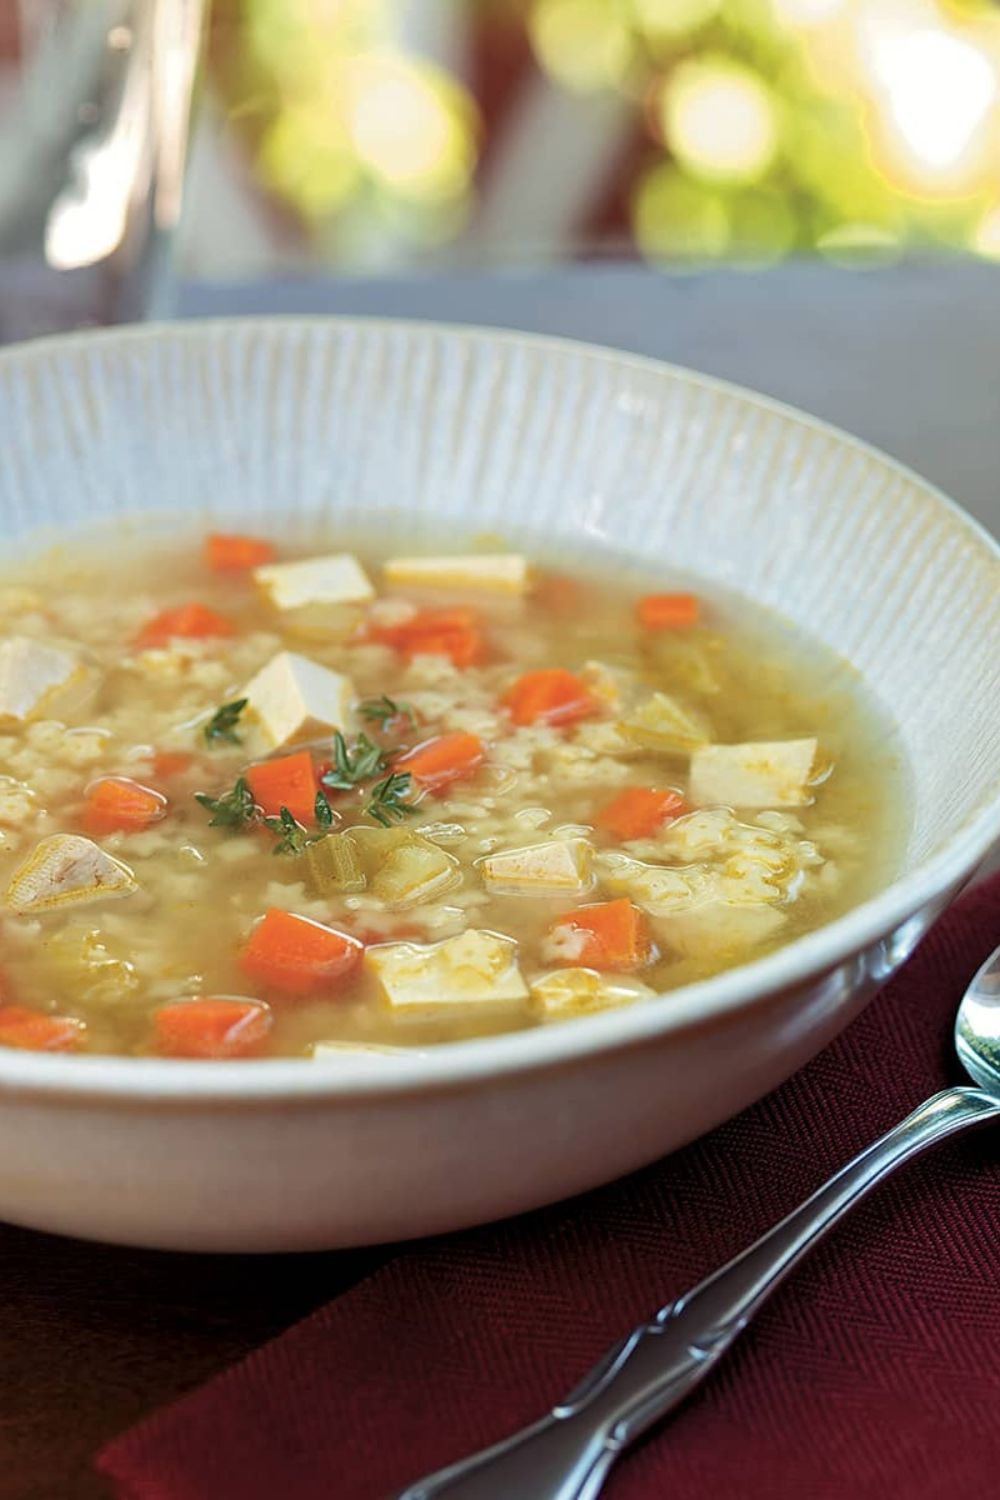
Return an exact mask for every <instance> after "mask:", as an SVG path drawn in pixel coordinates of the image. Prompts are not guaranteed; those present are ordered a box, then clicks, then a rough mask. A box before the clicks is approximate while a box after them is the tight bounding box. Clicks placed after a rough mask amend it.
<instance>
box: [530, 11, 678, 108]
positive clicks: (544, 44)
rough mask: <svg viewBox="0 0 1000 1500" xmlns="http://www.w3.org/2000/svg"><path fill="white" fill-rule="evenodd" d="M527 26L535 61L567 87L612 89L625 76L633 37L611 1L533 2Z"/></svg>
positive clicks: (620, 13)
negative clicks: (536, 56)
mask: <svg viewBox="0 0 1000 1500" xmlns="http://www.w3.org/2000/svg"><path fill="white" fill-rule="evenodd" d="M682 3H683V0H682ZM529 25H530V32H531V39H532V42H533V43H534V47H535V51H536V52H537V54H538V57H539V60H540V62H541V63H542V64H543V66H544V67H545V68H547V69H548V71H549V72H550V73H551V74H552V76H553V78H557V79H558V80H559V81H560V83H562V84H564V85H565V86H566V87H567V88H570V89H579V90H582V91H584V92H586V91H589V90H591V89H603V88H611V87H613V86H614V85H615V84H618V83H620V82H621V81H622V79H623V78H624V77H625V74H626V72H627V70H628V66H629V62H630V60H631V56H632V39H631V33H630V31H629V27H628V24H627V22H626V19H625V16H624V14H623V12H622V11H621V10H620V9H619V7H618V6H617V5H616V4H615V3H614V0H537V3H536V4H535V6H534V8H533V9H532V11H531V16H530V22H529Z"/></svg>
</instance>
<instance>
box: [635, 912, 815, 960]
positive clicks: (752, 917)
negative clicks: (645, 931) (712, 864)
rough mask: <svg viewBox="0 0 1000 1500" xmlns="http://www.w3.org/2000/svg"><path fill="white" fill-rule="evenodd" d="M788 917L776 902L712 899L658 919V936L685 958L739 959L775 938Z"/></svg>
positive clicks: (668, 946) (674, 951) (673, 950)
mask: <svg viewBox="0 0 1000 1500" xmlns="http://www.w3.org/2000/svg"><path fill="white" fill-rule="evenodd" d="M787 921H788V918H787V917H786V915H785V913H784V912H783V911H779V910H778V909H777V908H776V907H774V906H763V905H756V906H739V905H735V904H733V903H731V902H726V901H710V902H708V904H707V905H704V906H695V907H692V908H691V910H690V911H685V912H677V913H675V914H674V915H672V916H668V917H664V918H663V919H662V920H661V921H660V922H658V923H657V936H658V937H659V938H660V939H661V940H662V942H663V944H664V945H665V946H666V947H667V948H669V949H670V950H671V951H672V952H673V953H676V954H678V955H680V957H682V958H705V957H707V956H712V957H717V958H719V959H722V960H729V961H731V962H739V960H740V959H741V958H745V957H746V956H747V954H748V952H749V951H750V950H751V949H753V948H759V947H761V946H762V944H764V943H766V942H767V941H768V939H769V938H773V937H774V936H775V935H776V934H777V933H778V932H780V930H781V928H782V927H784V925H785V923H786V922H787Z"/></svg>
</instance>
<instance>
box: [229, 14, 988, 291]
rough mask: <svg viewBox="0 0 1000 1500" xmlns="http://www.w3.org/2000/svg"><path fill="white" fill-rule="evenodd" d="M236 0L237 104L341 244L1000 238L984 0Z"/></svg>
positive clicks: (984, 249)
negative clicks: (485, 155)
mask: <svg viewBox="0 0 1000 1500" xmlns="http://www.w3.org/2000/svg"><path fill="white" fill-rule="evenodd" d="M220 12H223V13H224V14H225V15H226V17H227V18H228V24H229V30H228V31H227V38H232V37H235V38H236V39H237V40H236V44H235V45H229V46H227V47H226V49H225V50H224V52H220V51H219V50H218V49H217V50H216V53H215V55H214V60H213V66H214V69H215V76H216V85H217V87H218V88H219V89H221V90H222V92H223V93H224V95H225V96H226V98H227V99H228V101H229V104H230V115H229V121H228V122H227V128H228V129H229V130H230V131H231V132H233V133H235V134H238V135H239V136H240V137H241V138H242V140H244V141H245V142H246V143H247V145H248V146H249V149H250V151H251V153H252V156H253V162H254V167H255V170H256V174H257V180H258V181H259V182H260V183H261V184H262V186H263V188H264V189H265V190H266V191H267V192H268V193H270V194H271V195H273V196H274V197H275V198H277V199H279V200H280V202H281V203H282V205H283V206H284V207H285V208H286V209H290V210H291V215H292V216H293V217H294V220H295V222H296V223H297V224H298V225H299V226H300V232H301V234H302V236H303V239H304V240H306V241H308V244H309V245H310V247H311V249H312V251H313V253H315V254H319V255H322V256H324V257H327V258H329V259H331V260H333V261H339V262H343V263H355V262H357V263H365V264H372V263H377V264H391V263H393V261H394V260H399V259H405V258H406V257H407V256H408V255H414V256H420V255H422V254H424V253H428V252H431V251H434V252H437V250H438V249H439V247H443V246H446V245H448V244H455V243H456V242H457V244H458V246H459V248H458V250H457V251H456V253H458V254H462V253H463V250H462V248H461V245H462V238H463V236H465V235H466V234H467V233H470V232H471V234H472V236H473V238H472V239H471V240H468V241H467V242H466V250H465V253H468V254H475V255H476V256H479V255H481V254H483V253H484V252H485V253H492V252H493V251H494V248H495V247H498V248H497V253H499V254H500V255H502V256H503V257H504V258H510V257H511V256H514V257H516V256H517V254H518V246H517V244H515V243H514V242H513V240H512V241H511V243H504V244H500V241H502V239H503V235H504V233H505V232H506V229H507V224H508V221H512V222H514V223H516V225H517V228H516V230H512V231H511V234H512V235H514V234H518V235H520V236H522V238H523V239H524V240H525V252H524V253H526V254H527V255H528V256H530V255H531V254H532V246H534V245H537V246H544V247H547V248H545V249H544V250H543V252H542V253H545V254H560V255H572V254H574V253H579V252H583V253H587V254H593V253H602V252H603V253H608V251H607V248H606V247H607V246H611V247H613V248H612V251H611V253H619V252H620V250H621V248H622V245H623V240H624V238H625V237H628V238H629V239H630V242H631V245H632V246H633V247H634V249H635V250H636V251H638V253H640V254H643V255H648V256H649V257H651V258H653V259H655V260H657V261H660V262H663V263H665V264H669V265H672V266H678V267H683V266H687V265H700V264H705V263H711V262H715V261H731V262H733V263H735V264H739V265H748V266H753V265H767V264H770V263H772V262H773V261H775V260H778V259H780V258H782V257H783V256H786V255H789V254H801V253H812V254H816V255H820V256H822V257H824V258H827V259H830V260H833V261H836V262H837V263H842V264H851V265H867V264H875V263H878V262H880V261H884V260H885V259H887V258H892V257H895V256H898V255H901V254H904V253H906V252H907V251H908V250H910V249H913V248H916V249H923V250H926V249H928V248H931V249H937V248H939V247H951V248H954V247H963V248H968V249H970V250H971V251H973V252H974V253H976V254H979V255H983V256H988V257H990V258H993V259H998V258H1000V248H998V247H1000V4H991V3H989V0H478V3H477V4H475V5H463V4H456V3H454V0H449V4H448V5H447V6H444V5H442V6H441V7H440V8H439V7H437V6H435V7H433V8H426V9H425V8H423V7H420V6H414V5H412V4H411V3H409V0H216V15H217V16H218V15H219V14H220ZM526 50H527V51H528V52H529V53H530V57H531V59H532V60H531V61H530V62H528V61H527V60H526V57H525V54H526ZM484 80H485V81H484ZM480 88H482V90H483V100H484V108H485V111H486V115H487V123H488V125H489V128H490V131H491V135H490V138H489V141H488V142H486V140H485V137H484V135H483V123H482V121H481V120H480V117H479V113H478V109H477V105H476V103H475V100H474V93H475V92H476V91H477V90H478V89H480ZM498 110H499V114H498ZM532 130H542V131H544V132H545V133H546V134H545V136H544V143H545V150H544V152H542V151H539V152H538V153H537V154H533V152H532V149H531V141H532V134H531V132H532ZM602 132H603V133H604V134H602ZM510 140H513V141H514V143H515V144H514V146H513V147H508V142H509V141H510ZM484 144H488V146H489V165H488V169H487V170H481V169H480V168H481V151H482V147H483V145H484ZM535 155H537V161H538V166H537V173H538V174H539V175H541V174H543V173H544V172H547V171H548V172H551V170H552V163H553V162H555V163H559V164H560V167H561V170H562V171H563V172H564V177H563V179H562V181H561V182H560V192H559V193H558V194H552V195H547V192H546V187H545V183H544V182H543V181H542V182H528V181H526V182H525V186H524V189H523V198H522V199H519V198H518V193H519V191H520V189H519V187H518V181H517V176H516V174H520V178H521V179H527V178H530V175H531V171H532V167H533V165H534V160H535ZM508 158H509V159H508ZM512 162H513V164H514V165H513V166H512V164H511V163H512ZM515 167H516V173H515ZM497 184H500V186H499V188H498V187H497ZM570 188H571V189H572V191H570ZM497 193H499V198H498V199H497V202H498V203H499V205H500V207H497V206H496V203H494V204H491V201H490V200H491V195H495V194H497ZM611 200H613V203H611ZM550 201H551V222H550V223H548V224H546V225H545V226H544V228H543V229H542V230H541V231H539V232H538V233H536V232H535V229H534V228H533V222H534V221H533V219H532V217H531V216H532V215H533V214H537V213H538V212H542V213H543V214H544V211H545V210H546V208H547V207H548V206H549V203H550ZM609 204H610V206H607V205H609ZM511 207H513V208H514V212H513V214H511V213H510V212H509V210H510V208H511ZM609 215H610V216H611V217H610V218H609V217H608V216H609ZM616 216H617V217H616ZM283 222H287V216H286V219H285V220H283ZM483 222H485V223H487V224H488V225H489V226H490V227H489V233H488V237H487V238H484V236H483V234H482V232H481V230H480V234H479V239H478V240H477V239H476V238H475V235H476V229H477V223H479V224H482V223H483ZM602 236H606V238H602Z"/></svg>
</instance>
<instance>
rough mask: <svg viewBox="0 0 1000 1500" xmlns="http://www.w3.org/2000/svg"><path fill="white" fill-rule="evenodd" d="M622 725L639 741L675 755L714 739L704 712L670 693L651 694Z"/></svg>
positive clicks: (634, 709)
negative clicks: (709, 731) (688, 706)
mask: <svg viewBox="0 0 1000 1500" xmlns="http://www.w3.org/2000/svg"><path fill="white" fill-rule="evenodd" d="M618 728H619V729H620V730H621V732H622V734H623V735H625V737H626V738H627V739H630V740H634V741H635V742H636V744H639V745H645V746H648V748H649V749H650V750H661V751H663V752H665V753H666V754H675V755H687V754H689V753H690V751H692V750H694V749H695V748H696V747H697V746H699V745H704V744H706V743H707V742H708V740H709V739H710V738H711V736H710V735H709V733H708V728H707V726H706V724H705V721H704V719H703V718H702V717H701V715H700V714H696V713H694V712H693V711H692V710H690V709H687V708H685V707H684V706H683V704H681V703H678V702H677V700H676V698H671V697H670V696H669V694H667V693H650V695H649V697H648V698H645V699H643V701H642V702H641V703H638V704H636V705H635V707H634V708H631V709H630V710H629V711H628V713H627V715H626V716H625V717H624V718H623V719H622V720H621V722H620V723H619V725H618Z"/></svg>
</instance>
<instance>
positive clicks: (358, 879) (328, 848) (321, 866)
mask: <svg viewBox="0 0 1000 1500" xmlns="http://www.w3.org/2000/svg"><path fill="white" fill-rule="evenodd" d="M302 858H303V860H304V862H305V870H306V876H307V878H308V881H309V884H310V886H311V887H312V889H313V891H314V892H315V893H316V895H317V896H333V895H349V894H351V893H352V892H356V891H363V890H364V888H365V886H366V884H367V879H366V877H365V871H364V866H363V865H362V862H361V856H360V855H359V853H358V849H357V846H356V844H355V842H354V838H353V835H352V834H350V833H328V834H327V835H326V836H325V837H324V838H321V839H316V840H315V842H314V843H312V844H309V845H308V846H307V847H306V850H305V853H304V854H303V856H302Z"/></svg>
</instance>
